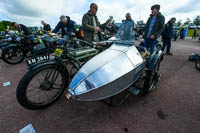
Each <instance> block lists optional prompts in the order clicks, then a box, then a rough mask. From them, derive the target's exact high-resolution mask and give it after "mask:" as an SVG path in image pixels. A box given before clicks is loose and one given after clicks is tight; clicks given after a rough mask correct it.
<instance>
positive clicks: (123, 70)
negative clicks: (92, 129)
mask: <svg viewBox="0 0 200 133" xmlns="http://www.w3.org/2000/svg"><path fill="white" fill-rule="evenodd" d="M143 68H144V60H143V58H142V57H141V55H140V53H139V51H138V50H137V48H136V47H135V46H134V45H130V44H129V45H127V44H124V43H114V44H113V45H112V46H111V47H110V48H108V49H107V50H105V51H103V52H102V53H100V54H98V55H96V56H95V57H93V58H92V59H90V60H89V61H88V62H87V63H86V64H84V65H83V66H82V68H81V69H80V70H79V71H78V72H77V74H76V75H75V76H74V78H73V80H72V82H71V83H70V85H69V89H68V90H69V94H70V95H71V96H72V98H73V99H74V100H80V101H94V100H101V99H105V98H108V97H111V96H113V95H116V94H118V93H120V92H122V91H123V90H125V89H127V88H128V87H130V86H131V85H132V84H133V83H134V82H135V81H136V80H137V79H138V78H139V76H140V74H141V72H142V70H143Z"/></svg>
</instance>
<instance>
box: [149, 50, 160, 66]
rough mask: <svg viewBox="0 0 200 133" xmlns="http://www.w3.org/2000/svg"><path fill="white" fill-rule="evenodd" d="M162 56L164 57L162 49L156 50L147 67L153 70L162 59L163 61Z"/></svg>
mask: <svg viewBox="0 0 200 133" xmlns="http://www.w3.org/2000/svg"><path fill="white" fill-rule="evenodd" d="M162 58H163V53H162V51H161V50H159V51H156V52H154V53H153V54H152V55H151V57H150V59H149V61H148V65H147V69H148V70H153V69H154V68H155V67H156V65H157V63H158V62H159V61H160V60H161V61H162Z"/></svg>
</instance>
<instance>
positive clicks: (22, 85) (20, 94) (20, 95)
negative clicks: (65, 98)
mask: <svg viewBox="0 0 200 133" xmlns="http://www.w3.org/2000/svg"><path fill="white" fill-rule="evenodd" d="M55 67H56V65H46V66H42V67H39V68H38V69H35V70H33V71H29V72H27V73H26V74H25V75H24V77H23V78H22V79H21V80H20V82H19V84H18V87H17V91H16V97H17V100H18V102H19V103H20V104H21V105H22V106H23V107H24V108H26V109H30V110H39V109H44V108H46V107H48V106H50V105H51V104H53V103H55V102H56V101H57V100H58V99H59V98H60V96H61V95H62V94H63V92H64V90H65V88H66V87H67V86H68V84H69V74H68V72H66V69H59V70H58V72H59V74H61V75H62V81H63V82H62V83H63V85H62V88H61V91H59V93H57V94H56V95H55V96H54V98H53V99H51V100H50V101H49V102H48V103H46V104H36V103H32V102H30V101H29V100H28V99H27V97H26V91H27V89H28V88H27V87H28V85H29V83H30V81H31V80H32V79H33V78H34V77H35V76H37V74H38V73H40V72H42V71H44V70H47V69H55Z"/></svg>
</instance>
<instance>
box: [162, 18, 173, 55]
mask: <svg viewBox="0 0 200 133" xmlns="http://www.w3.org/2000/svg"><path fill="white" fill-rule="evenodd" d="M175 22H176V18H171V19H170V20H169V21H168V22H167V24H165V29H164V31H163V33H162V40H163V48H162V51H164V50H165V47H166V46H167V51H166V55H173V54H172V53H171V52H170V49H171V40H172V38H173V36H174V35H173V24H174V23H175Z"/></svg>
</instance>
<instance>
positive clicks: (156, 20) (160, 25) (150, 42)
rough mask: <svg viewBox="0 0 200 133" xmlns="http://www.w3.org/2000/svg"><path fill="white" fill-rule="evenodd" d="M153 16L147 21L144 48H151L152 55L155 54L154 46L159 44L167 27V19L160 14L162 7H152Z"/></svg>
mask: <svg viewBox="0 0 200 133" xmlns="http://www.w3.org/2000/svg"><path fill="white" fill-rule="evenodd" d="M151 10H152V14H151V15H150V17H149V19H148V20H147V23H146V27H145V34H144V41H145V42H144V47H146V48H148V49H149V48H150V52H151V54H152V53H153V52H154V46H155V44H156V43H157V38H158V37H159V35H160V34H161V33H162V31H163V29H164V25H165V17H164V16H163V15H162V14H161V13H160V12H159V10H160V5H153V6H152V7H151Z"/></svg>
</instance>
